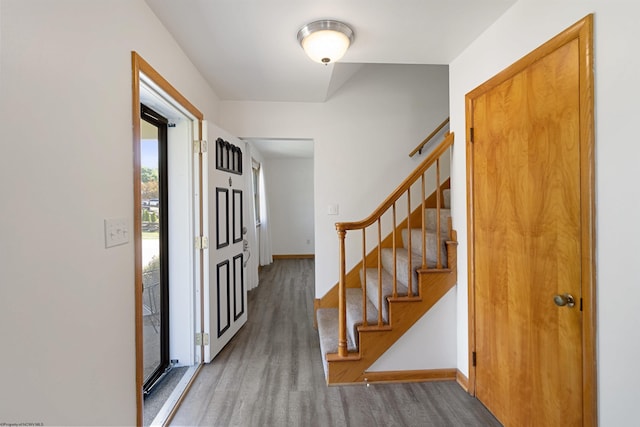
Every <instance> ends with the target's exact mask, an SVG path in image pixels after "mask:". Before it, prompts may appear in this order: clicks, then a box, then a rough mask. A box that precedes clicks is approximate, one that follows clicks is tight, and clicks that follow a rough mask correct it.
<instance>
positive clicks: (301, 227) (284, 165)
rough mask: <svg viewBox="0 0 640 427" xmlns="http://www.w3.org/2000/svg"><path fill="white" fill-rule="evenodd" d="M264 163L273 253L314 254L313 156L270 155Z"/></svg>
mask: <svg viewBox="0 0 640 427" xmlns="http://www.w3.org/2000/svg"><path fill="white" fill-rule="evenodd" d="M262 167H264V174H265V181H266V190H267V198H268V200H269V211H270V213H271V221H270V223H271V247H272V252H273V254H274V255H305V254H307V255H308V254H313V253H314V249H313V248H314V235H313V231H314V230H313V217H314V210H313V158H268V159H266V161H265V162H264V163H263V164H262Z"/></svg>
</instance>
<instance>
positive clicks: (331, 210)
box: [327, 204, 338, 215]
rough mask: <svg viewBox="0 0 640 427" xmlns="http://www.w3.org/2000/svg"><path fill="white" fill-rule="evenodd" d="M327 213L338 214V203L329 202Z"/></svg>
mask: <svg viewBox="0 0 640 427" xmlns="http://www.w3.org/2000/svg"><path fill="white" fill-rule="evenodd" d="M327 215H338V205H337V204H331V205H329V206H328V207H327Z"/></svg>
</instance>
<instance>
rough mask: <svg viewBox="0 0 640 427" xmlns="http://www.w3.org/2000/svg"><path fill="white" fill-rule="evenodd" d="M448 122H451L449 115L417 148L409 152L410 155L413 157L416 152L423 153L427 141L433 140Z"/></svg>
mask: <svg viewBox="0 0 640 427" xmlns="http://www.w3.org/2000/svg"><path fill="white" fill-rule="evenodd" d="M447 123H449V117H447V118H446V119H444V121H443V122H442V123H440V124H439V125H438V127H437V128H435V129H434V130H433V132H431V133H430V134H429V136H427V137H426V138H425V139H424V140H423V141H422V142H421V143H420V144H418V146H417V147H416V148H414V149H413V151H411V152H410V153H409V157H413V156H415V155H416V153H419V154H422V149H423V148H424V146H425V145H427V143H428V142H429V141H431V139H432V138H433V137H434V136H436V135H437V134H438V132H440V131H441V130H442V128H443V127H445V126H446V125H447Z"/></svg>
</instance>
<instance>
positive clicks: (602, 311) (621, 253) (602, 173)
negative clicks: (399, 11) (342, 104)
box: [449, 0, 640, 426]
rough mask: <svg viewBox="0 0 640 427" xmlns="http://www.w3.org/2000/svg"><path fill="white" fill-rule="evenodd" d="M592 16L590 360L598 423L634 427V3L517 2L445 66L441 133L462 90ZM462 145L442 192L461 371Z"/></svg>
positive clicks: (459, 122) (458, 108)
mask: <svg viewBox="0 0 640 427" xmlns="http://www.w3.org/2000/svg"><path fill="white" fill-rule="evenodd" d="M591 12H594V13H595V16H594V19H595V25H594V27H595V30H594V39H595V49H594V50H595V56H594V57H595V95H596V96H595V98H596V108H595V109H596V111H595V115H596V193H597V208H596V210H597V213H596V221H597V224H596V226H597V233H596V269H597V296H598V300H597V305H598V309H597V311H598V313H597V318H598V324H597V353H598V355H597V358H598V387H599V390H598V394H599V397H598V400H599V408H598V411H599V419H600V425H602V426H625V425H635V424H637V416H636V406H637V402H638V398H637V397H638V392H637V390H636V384H638V382H640V373H639V372H638V370H637V369H635V365H636V364H637V361H638V360H640V340H639V339H638V331H637V325H640V310H638V308H637V307H636V306H637V301H638V300H639V299H640V287H639V286H638V283H640V269H639V268H638V254H639V253H640V222H638V220H637V218H638V211H639V210H640V187H639V186H638V185H637V183H639V182H640V169H638V167H637V164H638V158H640V145H638V144H637V126H635V122H637V118H638V116H640V106H639V105H638V103H637V95H638V94H639V93H640V79H639V78H638V73H637V70H638V69H640V57H639V56H638V55H637V41H638V40H640V27H639V26H638V25H637V16H638V14H640V5H638V3H636V2H630V1H622V0H617V1H611V0H597V1H593V0H591V1H565V2H556V1H549V0H545V1H540V0H521V1H519V2H518V3H516V4H515V5H514V6H513V7H512V8H511V9H510V10H509V11H507V12H506V13H505V14H504V15H503V16H502V17H501V18H500V19H499V20H498V21H497V22H496V23H495V24H494V25H493V26H492V27H491V28H489V29H488V30H487V31H486V32H485V33H484V34H483V35H481V36H480V37H479V38H478V39H477V40H476V41H475V42H474V43H472V44H471V45H470V46H469V47H468V48H467V49H466V50H465V52H463V53H462V54H461V55H460V56H459V57H458V58H456V59H455V60H454V61H453V62H452V63H451V64H450V74H449V80H450V104H451V127H452V130H453V131H454V132H455V133H456V134H457V135H464V134H465V133H464V130H465V102H464V101H465V100H464V96H465V94H466V93H467V92H468V91H470V90H472V89H473V88H475V87H476V86H478V85H480V84H481V83H483V82H484V81H486V80H487V79H489V78H490V77H492V76H493V75H495V74H496V73H498V72H499V71H500V70H502V69H503V68H505V67H506V66H508V65H510V64H511V63H513V62H515V61H516V60H518V59H519V58H520V57H522V56H523V55H525V54H526V53H528V52H530V51H531V50H533V49H535V48H536V47H537V46H539V45H541V44H542V43H544V42H545V41H547V40H548V39H550V38H552V37H553V36H554V35H556V34H558V33H560V32H561V31H563V30H564V29H565V28H567V27H569V26H570V25H572V24H573V23H575V22H576V21H578V20H580V19H581V18H583V17H584V16H585V15H587V14H588V13H591ZM465 162H466V160H465V147H464V144H462V143H457V144H456V145H455V146H454V153H453V165H452V181H453V186H454V188H455V189H456V191H454V192H453V193H452V194H453V195H452V197H453V200H452V203H453V210H454V225H455V227H456V228H457V229H458V236H459V241H460V246H459V248H458V251H459V252H458V254H459V257H460V258H459V262H458V266H459V270H458V277H459V283H458V368H459V369H460V370H461V371H463V372H465V373H467V371H468V360H467V349H468V342H467V269H466V266H467V259H466V251H467V241H466V239H467V230H466V212H465V206H466V204H465V203H466V202H465V191H464V189H465V173H466V172H465Z"/></svg>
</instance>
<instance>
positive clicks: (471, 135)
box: [469, 128, 473, 142]
mask: <svg viewBox="0 0 640 427" xmlns="http://www.w3.org/2000/svg"><path fill="white" fill-rule="evenodd" d="M469 141H471V142H473V128H469Z"/></svg>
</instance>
